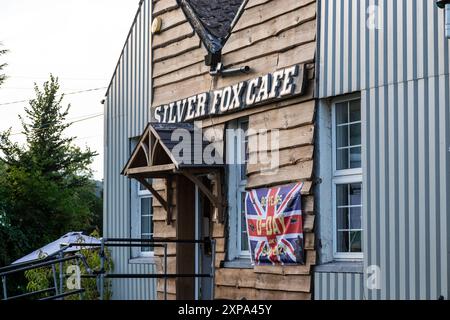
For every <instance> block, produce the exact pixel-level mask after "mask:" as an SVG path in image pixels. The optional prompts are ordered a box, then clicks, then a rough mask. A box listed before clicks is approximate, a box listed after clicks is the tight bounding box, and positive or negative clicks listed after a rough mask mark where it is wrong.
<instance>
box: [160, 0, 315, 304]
mask: <svg viewBox="0 0 450 320" xmlns="http://www.w3.org/2000/svg"><path fill="white" fill-rule="evenodd" d="M316 12H317V3H316V1H315V0H249V1H248V3H247V5H246V7H245V10H244V12H243V14H242V17H241V18H240V20H239V21H238V23H237V25H236V26H235V28H234V29H233V30H232V33H231V35H230V37H229V39H228V41H227V43H226V44H225V46H224V47H223V50H222V62H223V63H224V65H225V66H226V67H236V68H237V67H242V66H245V65H248V66H249V67H250V69H251V72H250V73H249V74H237V75H234V76H230V77H212V76H211V75H210V73H209V72H210V68H209V67H208V66H206V65H205V62H204V60H205V55H207V51H206V49H205V47H204V45H203V44H202V43H201V41H200V38H199V37H198V35H197V34H195V31H194V30H193V28H192V26H191V25H190V24H189V23H188V22H187V20H186V17H185V16H184V14H183V12H182V9H181V8H179V7H178V5H177V1H176V0H159V1H154V7H153V17H159V18H160V19H161V20H162V27H161V32H160V33H158V34H155V35H153V43H152V50H153V54H152V62H153V63H152V87H153V97H152V106H151V107H152V112H151V113H152V117H153V110H154V109H155V108H156V107H159V106H163V105H167V104H168V103H170V102H175V101H180V100H183V99H186V98H188V97H193V96H196V95H199V94H202V93H205V92H213V91H215V90H218V89H223V88H226V87H228V86H233V85H236V84H238V83H240V82H245V81H247V80H251V79H255V78H258V77H262V76H264V75H267V74H271V73H273V72H275V71H277V70H281V69H284V68H289V67H292V66H295V65H302V66H304V70H305V74H306V84H305V91H304V92H303V94H302V95H299V96H295V97H294V96H293V97H289V98H287V99H286V100H283V101H267V103H266V104H264V105H258V106H255V107H253V108H248V109H242V110H238V111H237V112H235V113H223V114H214V115H209V116H208V117H206V118H205V119H203V120H202V121H201V122H200V126H201V127H203V129H205V130H206V129H208V128H214V130H213V131H211V132H209V133H208V138H211V137H216V138H217V139H216V143H217V144H218V145H219V146H220V147H219V149H220V152H222V153H225V150H226V143H227V141H226V138H225V136H224V133H223V132H224V130H225V129H226V128H227V125H228V123H229V122H230V121H232V120H235V119H239V118H242V117H246V118H248V121H249V122H248V123H249V124H248V126H249V129H250V130H249V133H250V134H249V137H248V140H249V150H248V151H249V158H250V159H249V163H248V164H247V174H248V176H247V186H246V187H247V189H251V188H259V187H272V186H280V185H283V184H287V183H291V182H299V181H302V182H303V183H304V186H303V189H302V191H301V193H302V210H303V221H304V224H303V228H304V232H305V233H304V245H305V257H306V263H305V264H304V265H295V266H251V265H250V264H249V265H248V266H247V268H243V267H242V266H240V267H239V265H238V267H236V266H233V267H230V266H229V261H228V259H229V257H228V256H229V253H228V252H229V237H230V226H229V224H228V223H229V219H228V218H229V217H225V219H224V221H221V220H220V219H219V217H217V215H216V213H217V210H216V209H214V210H212V219H211V221H210V228H209V229H210V235H211V236H212V237H213V238H214V239H215V240H216V244H217V246H216V249H217V255H216V260H215V261H214V264H215V266H216V268H217V270H216V274H215V296H214V298H215V299H233V300H240V299H248V300H253V299H283V300H309V299H311V296H312V279H313V276H312V267H313V266H314V265H315V263H316V237H315V221H316V217H315V212H314V201H315V198H314V193H313V191H314V183H313V181H314V156H315V152H314V151H315V148H314V142H315V131H316V127H315V120H316V119H315V115H316V114H315V113H316V101H315V99H314V97H315V92H314V83H315V55H316V39H317V34H316V29H317V28H316V27H317V23H316ZM152 120H155V118H152ZM272 132H273V133H274V134H275V135H273V134H272ZM272 139H277V140H276V141H277V144H278V148H276V149H274V148H273V146H272V144H271V142H272ZM261 141H265V142H266V143H258V142H261ZM261 153H263V155H264V156H266V157H267V159H266V160H270V159H272V158H274V157H277V159H278V163H277V168H276V170H273V168H272V167H271V164H270V161H261V156H262V155H261ZM226 185H227V182H226V181H224V182H223V186H222V188H218V187H217V186H216V185H214V184H213V185H212V187H211V188H212V192H213V193H214V194H215V195H217V193H218V192H221V191H220V190H221V189H222V190H226ZM154 187H155V188H157V187H158V189H157V190H161V191H162V192H161V194H162V195H163V196H165V195H166V193H165V189H164V188H165V185H164V184H163V183H160V182H158V181H155V182H154ZM177 191H178V190H177ZM174 193H175V192H174ZM222 193H226V191H222ZM175 202H176V201H175V199H174V203H175ZM154 205H155V208H154V218H153V219H154V222H155V235H156V234H157V235H159V236H161V237H167V238H173V237H177V236H178V235H177V234H176V230H177V227H176V226H175V225H176V223H177V222H178V219H177V216H178V214H181V212H180V211H181V209H179V208H176V207H175V208H174V210H173V215H174V216H173V217H172V218H173V222H174V223H173V225H169V226H167V224H165V218H166V215H165V212H164V210H163V209H162V207H161V206H160V205H159V204H158V203H157V201H155V202H154ZM155 253H156V255H157V256H158V257H161V256H162V251H161V249H157V250H156V251H155ZM176 254H177V250H176V246H169V255H170V258H169V264H170V265H169V267H168V269H169V270H172V271H173V270H176V268H175V266H174V265H175V264H176V263H177V260H176V259H177V258H176ZM158 270H159V272H161V271H162V267H161V264H160V263H158ZM162 285H163V282H162V281H161V280H160V281H158V298H159V299H162V298H163V287H162ZM176 291H177V285H176V283H175V281H170V282H169V295H168V298H169V299H175V298H176V297H177V295H178V294H177V292H176Z"/></svg>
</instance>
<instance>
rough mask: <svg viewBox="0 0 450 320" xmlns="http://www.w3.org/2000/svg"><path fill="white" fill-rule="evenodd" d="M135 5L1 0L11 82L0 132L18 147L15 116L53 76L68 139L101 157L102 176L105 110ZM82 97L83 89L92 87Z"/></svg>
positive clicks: (98, 175)
mask: <svg viewBox="0 0 450 320" xmlns="http://www.w3.org/2000/svg"><path fill="white" fill-rule="evenodd" d="M138 4H139V0H0V42H2V43H3V48H4V49H8V50H9V53H8V54H7V55H4V56H2V57H1V58H0V63H3V62H6V63H8V66H7V67H6V68H5V70H4V73H5V74H6V75H7V76H8V77H9V78H8V79H7V80H6V82H5V83H4V84H3V85H2V86H1V87H0V131H4V130H6V129H9V128H12V133H13V134H14V135H13V139H14V140H15V141H17V142H19V143H23V142H24V136H23V135H22V134H21V133H20V132H21V124H20V121H19V118H18V115H19V114H21V115H24V107H26V106H27V104H28V102H19V103H11V102H17V101H23V100H26V101H28V100H29V99H30V98H33V97H34V90H33V85H34V83H37V84H38V85H42V84H43V82H45V81H46V80H48V78H49V75H50V74H53V75H55V76H57V77H58V78H59V83H60V86H61V89H60V92H61V93H74V92H75V93H74V94H67V95H66V96H65V98H64V100H63V104H64V105H67V104H69V103H70V104H71V110H70V113H69V115H68V119H69V121H71V122H75V123H74V124H73V125H72V127H70V128H69V129H68V130H67V135H69V136H75V137H77V139H76V140H75V143H76V144H77V145H79V146H80V147H82V148H84V147H86V146H88V147H89V148H91V149H92V150H95V151H97V152H98V153H99V155H98V156H97V157H96V158H95V160H94V163H93V164H92V170H93V172H94V178H95V179H97V180H101V179H103V105H102V104H101V100H102V99H103V98H104V95H105V93H106V87H107V86H108V84H109V81H110V79H111V76H112V74H113V72H114V68H115V65H116V63H117V61H118V59H119V56H120V53H121V50H122V47H123V45H124V43H125V40H126V36H127V34H128V31H129V29H130V27H131V24H132V21H133V18H134V15H135V13H136V11H137V9H138ZM92 89H94V90H93V91H86V92H80V91H85V90H92Z"/></svg>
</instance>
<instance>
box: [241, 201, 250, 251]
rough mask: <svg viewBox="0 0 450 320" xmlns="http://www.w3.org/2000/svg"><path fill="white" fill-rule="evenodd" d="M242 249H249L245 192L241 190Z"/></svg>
mask: <svg viewBox="0 0 450 320" xmlns="http://www.w3.org/2000/svg"><path fill="white" fill-rule="evenodd" d="M241 203H242V205H241V251H248V250H249V248H248V234H247V221H246V218H245V192H241Z"/></svg>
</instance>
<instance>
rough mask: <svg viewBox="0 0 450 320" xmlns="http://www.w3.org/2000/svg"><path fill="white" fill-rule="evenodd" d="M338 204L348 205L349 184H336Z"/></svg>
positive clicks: (339, 205) (340, 205)
mask: <svg viewBox="0 0 450 320" xmlns="http://www.w3.org/2000/svg"><path fill="white" fill-rule="evenodd" d="M336 205H337V206H338V207H342V206H348V185H347V184H339V185H337V186H336Z"/></svg>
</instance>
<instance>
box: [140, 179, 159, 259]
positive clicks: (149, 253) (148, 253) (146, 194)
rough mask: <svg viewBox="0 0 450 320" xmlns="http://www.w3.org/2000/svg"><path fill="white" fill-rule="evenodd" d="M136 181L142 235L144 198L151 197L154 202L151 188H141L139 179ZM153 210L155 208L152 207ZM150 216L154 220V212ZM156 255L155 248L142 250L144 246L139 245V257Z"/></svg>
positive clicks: (151, 202)
mask: <svg viewBox="0 0 450 320" xmlns="http://www.w3.org/2000/svg"><path fill="white" fill-rule="evenodd" d="M136 183H137V187H136V188H137V197H136V198H137V202H138V205H137V206H136V207H137V208H138V215H137V217H138V221H139V222H138V224H139V227H138V230H139V237H142V223H141V221H142V210H141V209H142V207H141V206H142V201H141V200H142V199H147V198H149V199H152V201H150V205H152V204H153V195H152V194H151V192H150V191H149V190H147V189H145V190H141V188H140V185H141V184H140V183H139V182H138V181H136ZM152 210H153V208H152ZM150 217H151V220H153V214H152V215H150ZM151 222H152V221H151ZM153 231H154V228H153ZM154 256H155V252H154V248H150V251H142V248H141V247H139V257H141V258H151V257H154Z"/></svg>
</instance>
